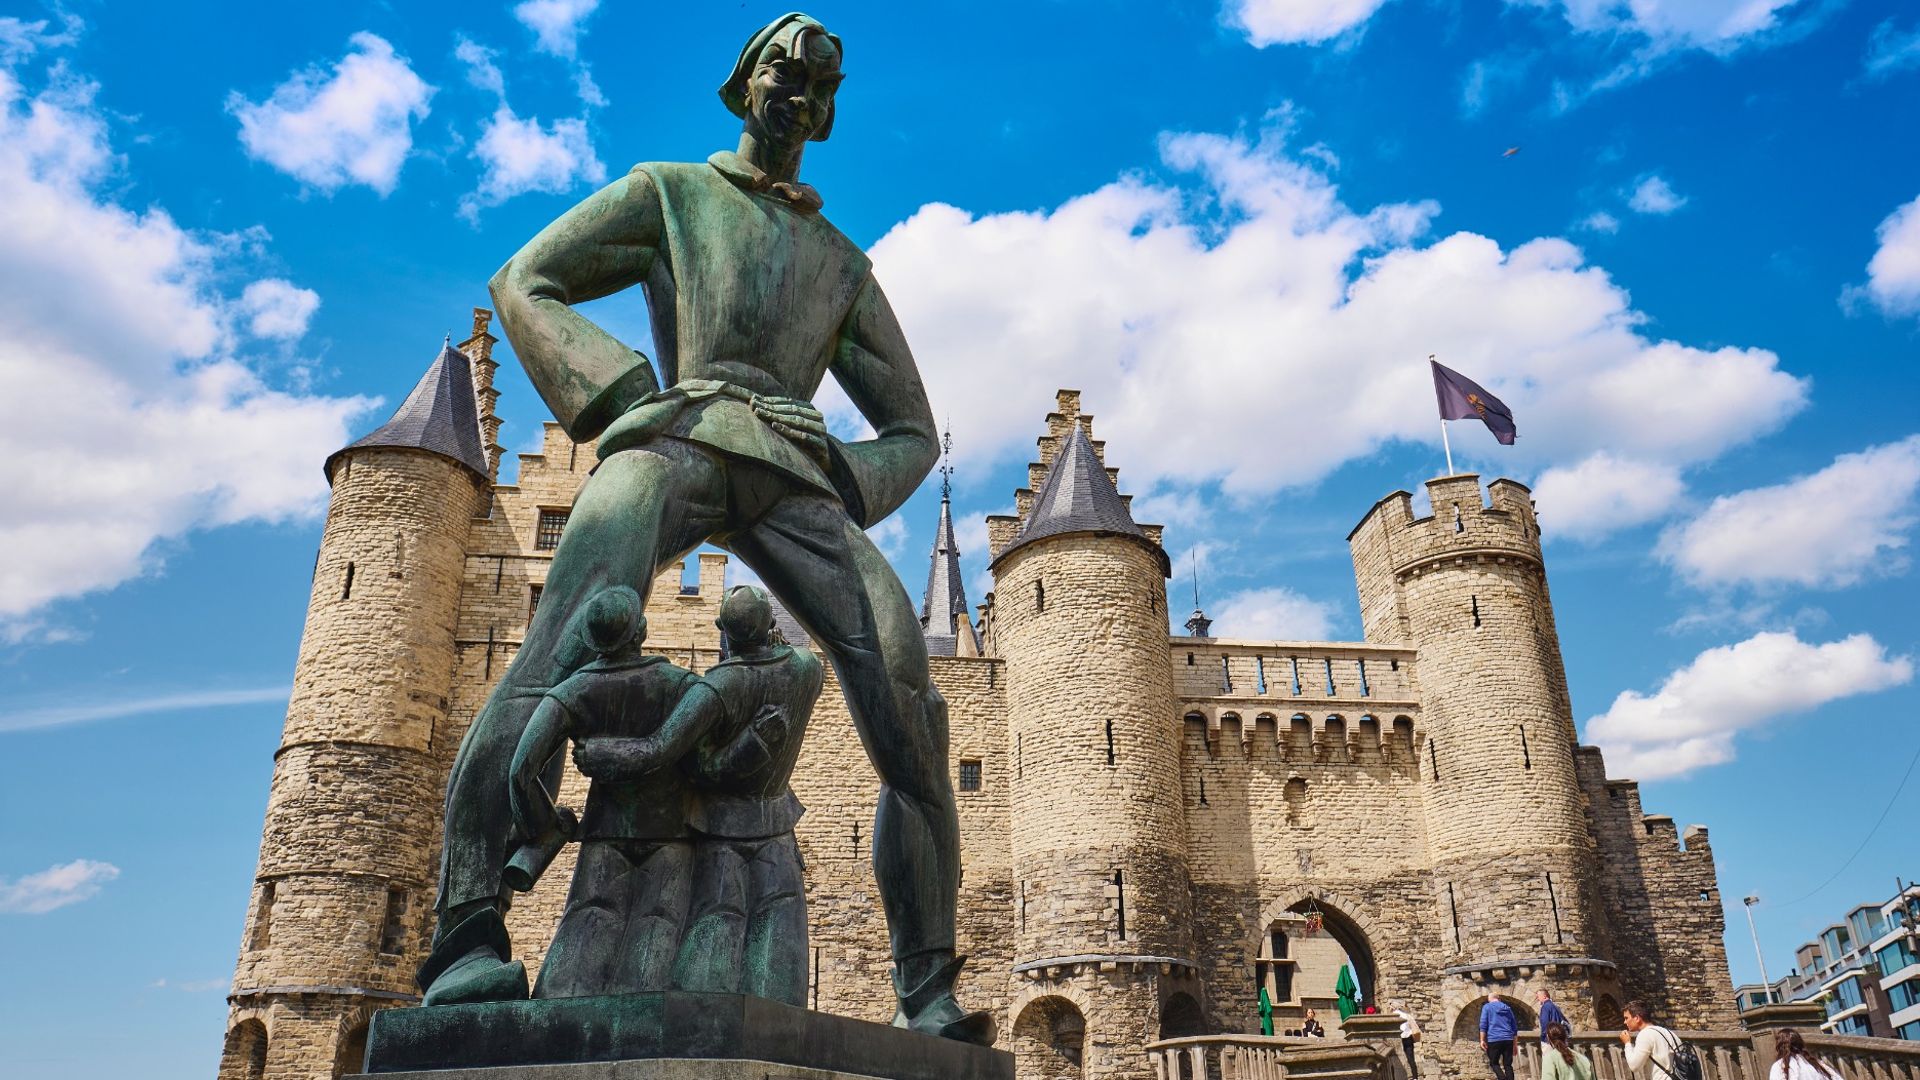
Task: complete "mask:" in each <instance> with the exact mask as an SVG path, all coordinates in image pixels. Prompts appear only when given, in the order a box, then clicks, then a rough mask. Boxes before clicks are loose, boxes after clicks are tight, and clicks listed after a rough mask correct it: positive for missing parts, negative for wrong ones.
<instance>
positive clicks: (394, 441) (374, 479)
mask: <svg viewBox="0 0 1920 1080" xmlns="http://www.w3.org/2000/svg"><path fill="white" fill-rule="evenodd" d="M487 466H488V459H487V456H486V453H485V451H484V450H483V448H482V436H481V430H480V426H479V422H478V419H477V416H476V404H475V395H474V385H473V377H472V371H471V367H470V365H469V361H468V358H467V357H466V356H465V355H464V354H462V353H461V352H459V351H458V350H456V349H453V348H451V347H446V348H443V349H442V351H441V353H440V355H439V357H437V358H436V359H435V360H434V362H433V365H432V366H431V367H430V368H429V369H428V370H427V373H426V375H425V377H423V378H422V379H421V380H420V383H419V385H417V386H416V387H415V388H414V390H413V393H412V394H410V395H409V396H408V397H407V400H406V401H405V402H404V403H403V404H402V405H401V406H400V408H399V410H398V411H397V412H395V413H394V415H393V418H392V419H391V420H390V421H388V422H387V424H386V425H385V426H383V427H381V428H380V429H379V430H378V431H375V432H374V433H373V434H371V435H368V436H367V437H366V438H364V439H361V440H360V441H358V442H356V443H354V444H353V445H351V446H348V447H346V448H345V449H343V450H340V451H339V452H337V453H335V454H334V455H333V456H332V457H330V458H328V459H327V462H326V472H327V478H328V480H329V481H330V482H331V484H332V486H333V497H332V503H331V505H330V506H329V508H328V511H327V520H326V526H325V529H324V531H323V532H322V534H321V540H320V553H319V557H318V559H317V561H316V562H315V565H314V577H313V592H312V595H311V597H310V599H309V600H308V605H307V621H306V629H305V632H304V633H303V635H302V637H301V642H300V654H299V659H298V661H297V663H296V666H295V668H294V679H293V695H292V698H291V700H290V701H289V702H288V705H287V720H286V727H285V730H284V733H283V734H282V736H281V740H280V749H279V752H278V753H277V754H276V755H275V763H274V771H273V784H272V788H271V791H270V794H269V795H268V801H267V816H266V825H265V829H264V831H263V833H262V836H261V841H260V863H259V869H258V871H257V872H256V874H255V879H254V889H253V900H252V904H251V905H250V908H249V911H248V914H247V920H246V926H245V929H244V931H243V936H242V940H241V946H240V959H239V964H238V966H237V968H236V970H235V972H234V982H233V993H232V996H231V997H230V998H229V1001H230V1002H231V1006H232V1008H231V1012H230V1015H229V1020H228V1030H227V1042H226V1050H225V1052H224V1054H223V1055H222V1058H221V1065H220V1077H221V1080H243V1078H244V1080H259V1078H261V1077H266V1076H270V1077H274V1078H275V1080H283V1078H286V1080H292V1078H309V1077H311V1078H315V1080H333V1078H334V1077H338V1076H339V1075H341V1074H342V1073H343V1072H347V1073H352V1072H358V1071H360V1067H361V1058H362V1057H363V1056H364V1053H365V1045H366V1025H367V1020H368V1018H369V1017H370V1016H371V1015H372V1012H373V1011H374V1010H376V1009H380V1008H384V1007H388V1006H392V1005H398V1004H405V1003H410V1002H413V1001H417V1000H418V992H417V990H416V988H415V986H414V983H413V972H414V968H415V966H416V965H417V964H418V962H419V958H420V956H421V954H422V952H423V951H424V941H423V937H424V935H425V934H426V933H428V932H429V927H430V922H429V919H428V914H429V911H430V909H431V907H432V904H433V892H434V879H433V875H434V872H435V855H436V853H437V852H436V839H437V837H438V835H439V831H440V830H439V817H440V813H441V801H442V799H443V788H444V784H445V776H444V765H443V764H442V762H441V759H443V758H444V757H445V754H444V753H443V752H442V751H443V750H444V748H445V744H446V742H447V740H449V739H450V738H452V737H453V735H454V734H455V733H452V732H448V731H447V730H446V710H447V695H448V692H449V689H450V687H451V682H452V675H453V665H454V617H455V612H456V608H457V606H458V603H459V598H460V583H461V577H462V573H463V569H464V564H465V558H466V554H465V548H466V542H467V530H468V525H469V522H471V521H472V519H473V517H474V516H475V515H476V514H478V513H482V512H483V508H484V506H485V505H486V503H485V498H486V492H487V488H488V480H487Z"/></svg>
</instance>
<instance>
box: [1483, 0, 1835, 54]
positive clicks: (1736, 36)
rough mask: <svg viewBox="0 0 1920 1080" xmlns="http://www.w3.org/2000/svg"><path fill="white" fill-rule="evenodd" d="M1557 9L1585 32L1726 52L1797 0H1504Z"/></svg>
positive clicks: (1654, 45) (1764, 30) (1766, 30)
mask: <svg viewBox="0 0 1920 1080" xmlns="http://www.w3.org/2000/svg"><path fill="white" fill-rule="evenodd" d="M1508 2H1509V3H1513V4H1523V5H1526V6H1532V7H1546V8H1558V9H1560V10H1561V11H1562V12H1563V13H1564V14H1565V15H1566V19H1567V24H1568V25H1569V26H1571V27H1573V29H1575V30H1577V31H1580V32H1581V33H1586V34H1596V35H1601V36H1605V37H1613V36H1616V35H1626V36H1632V37H1638V38H1642V39H1644V41H1645V47H1647V48H1649V49H1652V50H1655V51H1662V52H1664V51H1671V50H1674V49H1702V50H1705V51H1707V52H1710V53H1714V54H1716V55H1721V56H1724V55H1727V54H1729V53H1732V52H1734V51H1735V50H1737V49H1739V48H1741V47H1742V46H1744V45H1747V44H1750V43H1754V42H1756V41H1760V40H1762V39H1764V38H1765V36H1766V35H1768V34H1770V33H1772V32H1774V31H1777V30H1780V29H1782V28H1783V25H1784V24H1783V21H1782V19H1781V15H1782V13H1784V12H1786V11H1787V9H1788V8H1792V7H1795V6H1796V5H1799V6H1800V7H1801V8H1802V10H1805V9H1807V8H1809V7H1812V6H1813V5H1811V4H1805V3H1802V0H1508Z"/></svg>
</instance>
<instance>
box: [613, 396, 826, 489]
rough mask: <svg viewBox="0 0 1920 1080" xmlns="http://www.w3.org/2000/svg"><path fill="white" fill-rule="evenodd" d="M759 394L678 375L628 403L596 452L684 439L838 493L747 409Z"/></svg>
mask: <svg viewBox="0 0 1920 1080" xmlns="http://www.w3.org/2000/svg"><path fill="white" fill-rule="evenodd" d="M759 396H760V395H758V394H755V393H754V392H753V391H752V390H749V389H747V388H746V387H744V386H739V385H737V384H735V383H730V382H723V381H721V380H718V379H682V380H681V381H680V382H678V383H676V384H675V385H673V386H670V387H668V388H666V389H664V390H656V391H654V392H653V393H650V394H648V395H646V396H645V397H643V398H641V399H640V400H638V401H636V402H634V403H633V404H632V405H631V406H629V407H628V409H627V411H626V412H625V413H623V414H621V416H620V417H619V419H617V420H615V421H614V422H613V423H611V424H608V425H607V430H606V431H605V432H603V433H602V434H601V436H600V442H599V446H598V449H597V451H596V452H597V454H598V455H599V457H600V459H601V460H602V461H604V460H606V459H607V458H609V457H611V456H613V455H614V454H617V453H619V452H621V451H622V450H632V449H634V448H636V447H641V446H645V445H646V444H647V443H650V442H652V441H653V440H655V439H661V438H674V439H684V440H686V441H688V442H694V443H699V444H701V445H702V446H707V447H711V448H712V449H715V450H718V451H720V452H722V453H725V454H730V455H732V456H734V457H739V458H746V459H747V460H749V461H754V462H758V463H760V464H762V465H766V466H769V467H771V468H773V469H775V470H777V471H779V472H781V473H784V474H785V475H787V476H789V477H791V478H792V479H794V480H797V481H800V482H801V483H805V484H808V485H810V486H812V487H815V488H818V489H819V490H820V491H822V492H824V493H825V494H828V495H832V496H833V497H834V498H836V499H837V498H839V497H840V493H839V492H838V491H837V490H836V489H835V488H834V486H833V483H832V481H830V480H828V479H827V474H826V470H825V469H823V468H821V466H820V463H819V462H818V461H815V460H814V459H813V458H812V457H811V456H809V455H808V454H807V452H806V451H805V450H803V449H801V448H800V446H799V445H797V444H796V443H794V442H793V441H792V440H790V439H788V438H787V437H786V436H784V435H781V434H779V433H778V432H776V431H774V430H773V428H772V427H771V426H769V425H768V424H767V422H766V421H764V420H762V419H760V415H759V414H758V413H756V412H755V411H754V409H753V402H754V400H755V399H756V398H757V397H759Z"/></svg>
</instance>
